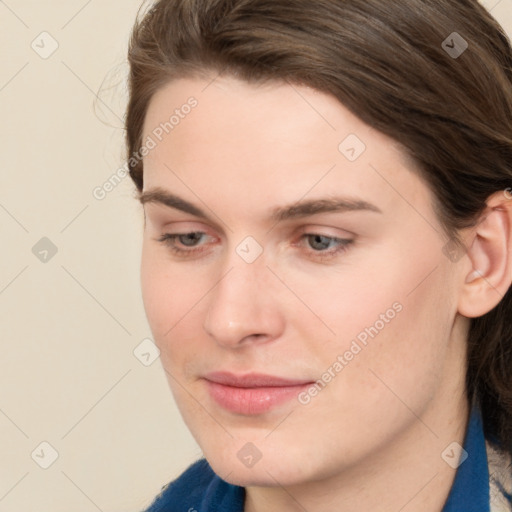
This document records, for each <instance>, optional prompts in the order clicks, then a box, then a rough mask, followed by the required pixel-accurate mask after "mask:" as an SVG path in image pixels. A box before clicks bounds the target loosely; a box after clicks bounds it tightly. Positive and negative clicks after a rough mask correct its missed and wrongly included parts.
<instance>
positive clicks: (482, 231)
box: [458, 189, 512, 318]
mask: <svg viewBox="0 0 512 512" xmlns="http://www.w3.org/2000/svg"><path fill="white" fill-rule="evenodd" d="M466 247H467V256H468V258H463V260H461V263H462V262H463V263H464V272H463V273H462V274H461V281H462V282H461V283H460V285H461V293H460V295H459V304H458V311H459V313H460V314H461V315H463V316H466V317H469V318H476V317H479V316H482V315H485V313H488V312H489V311H491V309H493V308H494V307H495V306H496V305H497V304H498V303H499V302H500V301H501V299H502V298H503V297H504V295H505V293H506V292H507V290H508V289H509V288H510V286H511V284H512V194H511V193H510V190H509V189H507V190H505V191H499V192H496V193H494V194H493V195H492V196H490V197H489V199H488V200H487V201H486V209H485V211H484V212H483V213H482V215H481V216H480V218H479V220H478V223H477V225H476V226H474V227H473V228H471V230H470V235H469V237H468V238H467V239H466Z"/></svg>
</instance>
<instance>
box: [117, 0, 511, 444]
mask: <svg viewBox="0 0 512 512" xmlns="http://www.w3.org/2000/svg"><path fill="white" fill-rule="evenodd" d="M454 32H456V33H457V34H454ZM450 38H451V39H450ZM460 38H463V39H464V40H465V41H466V42H467V43H468V45H469V47H468V49H467V50H466V51H464V52H463V53H462V54H461V55H457V54H453V53H450V51H449V50H450V48H452V49H454V50H456V49H463V47H461V46H460V42H461V41H462V39H460ZM443 42H444V43H443ZM128 57H129V63H130V76H129V93H130V98H129V104H128V110H127V116H126V140H127V151H128V158H130V156H131V155H133V154H134V153H136V152H138V151H139V149H140V147H141V145H142V129H143V123H144V118H145V114H146V111H147V108H148V104H149V101H150V100H151V98H152V96H153V94H154V93H155V92H156V91H157V90H158V89H159V88H161V87H162V86H163V85H164V84H166V83H168V82H169V81H171V80H173V79H176V78H183V77H191V76H215V75H217V74H230V75H233V76H236V77H238V78H240V79H243V80H245V81H247V82H248V83H254V84H257V83H264V82H271V81H278V82H279V81H288V82H290V83H295V84H301V85H308V86H310V87H313V88H315V89H318V90H320V91H322V92H325V93H329V94H332V95H333V96H335V97H336V98H337V99H338V100H339V101H340V102H341V103H342V104H343V105H344V106H345V107H347V108H348V109H350V110H351V111H352V112H353V113H354V114H355V115H356V116H358V117H359V118H360V119H362V120H363V121H364V122H366V123H367V124H368V125H370V126H372V127H374V128H375V129H377V130H379V131H381V132H382V133H384V134H386V135H388V136H390V137H391V138H393V139H395V140H396V141H397V142H398V143H400V144H401V145H402V146H403V148H404V150H405V151H406V154H408V155H409V156H410V157H411V158H412V160H413V161H414V162H415V163H416V166H417V167H418V169H419V171H418V172H419V173H420V175H421V176H422V177H423V179H424V180H425V181H426V182H427V184H428V185H429V187H430V188H431V190H432V191H433V193H434V196H435V205H434V207H435V209H436V213H437V216H438V218H439V221H440V222H441V225H442V226H443V228H444V230H445V232H446V235H447V239H450V240H452V241H453V243H454V244H459V245H460V239H459V238H458V236H457V231H458V230H459V229H461V228H464V227H468V226H471V225H474V223H475V221H476V220H477V218H478V216H479V215H480V214H481V213H482V211H483V209H484V208H485V206H486V204H485V203H486V200H487V198H488V197H489V196H490V195H491V194H493V193H494V192H496V191H499V190H505V189H507V188H509V187H511V186H512V50H511V47H510V41H509V39H508V38H507V36H506V34H505V32H504V31H503V29H502V28H501V26H500V25H499V24H498V23H497V21H496V20H495V19H494V18H493V17H492V16H491V15H490V14H489V13H488V12H487V11H486V10H485V8H484V7H482V6H481V5H480V4H479V3H478V1H477V0H404V1H400V2H399V1H391V0H390V1H383V0H315V1H311V0H294V1H293V2H290V1H289V0H159V1H156V2H155V3H154V5H152V6H151V8H150V9H148V11H147V12H146V13H145V14H144V16H143V17H142V18H141V19H140V20H138V21H137V23H136V24H135V27H134V29H133V33H132V36H131V40H130V47H129V56H128ZM129 171H130V176H131V178H132V179H133V181H134V183H135V185H136V187H137V189H138V191H141V190H142V188H143V179H144V178H143V163H142V161H141V160H137V159H132V160H130V163H129ZM466 384H467V392H468V396H469V398H470V399H471V400H472V399H473V398H477V399H478V400H479V402H480V404H481V407H482V414H483V419H484V427H485V431H486V436H487V437H488V439H489V440H491V441H494V442H498V443H500V444H501V446H502V448H504V449H506V450H508V451H509V452H511V453H512V289H509V290H508V291H507V293H506V295H505V296H504V297H503V298H502V300H501V302H500V303H499V304H498V305H497V307H495V308H494V309H493V310H492V311H490V312H489V313H487V314H486V315H484V316H482V317H479V318H474V319H472V320H471V326H470V331H469V336H468V361H467V377H466Z"/></svg>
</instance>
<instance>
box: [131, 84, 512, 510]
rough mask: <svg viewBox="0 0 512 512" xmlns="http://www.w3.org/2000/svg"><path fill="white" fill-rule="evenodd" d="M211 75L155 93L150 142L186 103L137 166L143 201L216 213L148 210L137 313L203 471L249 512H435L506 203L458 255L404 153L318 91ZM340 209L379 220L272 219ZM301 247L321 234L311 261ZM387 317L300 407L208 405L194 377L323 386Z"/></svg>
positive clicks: (506, 246) (442, 495)
mask: <svg viewBox="0 0 512 512" xmlns="http://www.w3.org/2000/svg"><path fill="white" fill-rule="evenodd" d="M212 79H213V77H212V78H210V79H208V80H207V79H203V78H188V79H179V80H176V81H174V82H171V83H170V84H168V85H166V86H165V87H163V88H162V89H160V90H159V91H158V92H157V93H156V94H155V96H154V97H153V98H152V101H151V103H150V106H149V109H148V112H147V115H146V118H145V124H144V136H143V139H144V140H145V139H146V137H147V136H149V135H151V134H152V132H153V130H154V128H155V127H157V126H158V125H159V124H160V123H161V122H164V121H166V120H168V119H169V116H170V115H171V114H172V113H173V112H174V111H175V109H176V108H179V107H180V106H181V105H183V104H185V103H187V100H188V98H190V97H191V96H194V97H195V98H196V99H197V101H198V104H197V107H196V108H194V109H193V110H192V111H191V112H190V114H188V115H187V116H185V117H184V118H183V119H180V122H179V124H178V125H177V126H175V127H174V129H173V130H172V131H171V132H170V133H169V134H168V135H167V136H165V137H164V138H163V140H162V141H161V142H159V143H158V144H157V146H156V147H155V148H154V149H152V150H151V152H150V153H149V154H148V155H147V156H146V157H145V158H144V192H148V191H150V190H152V189H154V188H155V187H160V188H161V189H163V190H165V191H167V192H169V193H172V194H174V195H176V196H179V197H180V198H182V199H184V200H186V201H188V202H189V203H192V204H193V205H195V206H196V207H197V208H200V209H201V210H203V211H204V212H205V213H206V215H207V216H208V218H207V219H204V218H200V217H198V216H196V215H194V214H191V213H185V212H183V211H180V210H178V209H175V208H170V207H168V206H165V205H163V204H159V203H156V202H147V203H145V204H144V214H145V227H144V238H143V254H142V267H141V281H142V292H143V299H144V305H145V309H146V313H147V317H148V321H149V323H150V326H151V329H152V332H153V335H154V339H155V342H156V343H157V345H158V347H159V348H160V350H161V362H162V364H163V367H164V369H165V371H166V375H167V377H168V381H169V385H170V388H171V390H172V392H173V395H174V397H175V400H176V402H177V404H178V407H179V409H180V412H181V414H182V416H183V419H184V421H185V423H186V425H187V426H188V428H189V429H190V431H191V433H192V435H193V436H194V438H195V439H196V441H197V442H198V444H199V445H200V447H201V449H202V450H203V453H204V455H205V457H206V458H207V460H208V461H209V463H210V465H211V466H212V468H213V470H214V471H215V472H216V473H217V474H218V475H219V476H220V477H222V478H224V479H225V480H226V481H228V482H230V483H232V484H236V485H241V486H244V487H245V488H246V501H245V511H246V512H264V511H265V512H266V511H270V510H280V511H283V512H288V511H290V512H291V511H302V510H307V511H308V512H327V511H333V510H336V511H341V512H346V511H355V510H358V511H359V510H372V511H374V512H389V511H390V510H396V511H398V510H402V511H405V512H407V511H415V512H423V511H425V512H427V511H428V512H440V511H441V510H442V507H443V504H444V502H445V500H446V498H447V496H448V494H449V491H450V488H451V486H452V483H453V479H454V476H455V470H454V469H453V468H452V467H450V466H449V465H448V464H447V463H446V462H445V461H444V460H443V458H442V457H441V454H442V452H443V450H445V448H446V447H447V446H448V445H449V444H450V443H452V442H454V441H455V442H458V443H459V444H461V445H462V444H463V441H464V435H465V429H466V425H467V421H468V414H469V404H468V400H467V396H466V393H465V387H464V376H465V357H466V349H465V346H466V345H465V342H466V336H467V329H468V327H469V318H471V317H476V316H481V315H483V314H485V313H486V312H487V311H489V310H490V309H492V308H493V307H494V306H495V305H496V304H497V303H498V302H499V300H500V299H501V297H502V295H503V294H504V293H505V291H506V290H507V289H508V287H509V286H510V284H511V280H512V272H511V257H510V254H511V244H510V240H511V231H512V214H511V203H512V201H510V194H508V195H507V194H505V193H503V192H498V193H496V194H494V195H493V196H492V197H491V198H489V201H488V203H487V209H486V211H485V212H484V215H483V216H482V220H481V222H480V223H478V225H477V226H475V227H473V228H468V229H467V230H465V231H464V232H463V236H464V240H465V241H466V244H467V247H468V252H467V253H466V254H465V255H464V256H463V257H462V258H460V259H458V260H457V261H451V260H450V259H449V258H448V257H447V256H446V255H445V253H444V252H443V247H444V246H445V244H446V243H447V241H448V240H447V238H446V235H445V234H444V232H443V230H442V228H441V225H440V223H439V221H438V219H437V217H436V215H435V213H434V210H433V207H432V193H431V191H430V190H429V188H428V187H427V186H426V184H425V183H424V182H423V181H422V180H421V179H420V178H419V177H418V175H417V174H416V173H415V172H413V169H412V167H413V163H412V162H411V161H410V160H409V159H407V158H406V157H405V155H404V153H403V151H402V150H401V148H400V147H399V146H398V145H397V144H396V143H394V142H393V141H392V140H390V139H389V138H387V137H385V136H384V135H383V134H381V133H379V132H377V131H375V130H373V129H372V128H370V127H369V126H367V125H366V124H364V123H363V122H362V121H361V120H360V119H359V118H357V117H355V116H354V115H353V114H351V113H350V112H349V111H348V110H347V109H346V108H345V107H344V106H343V105H341V104H340V103H339V102H338V101H337V100H336V99H335V98H333V97H331V96H329V95H326V94H323V93H320V92H318V91H315V90H313V89H310V88H307V87H304V86H298V85H294V86H293V87H292V86H291V85H290V84H278V83H273V84H267V85H265V86H258V87H256V86H254V85H249V84H247V83H245V82H242V81H239V80H236V79H234V78H231V77H218V78H217V79H216V80H214V81H213V82H211V81H212ZM208 84H210V85H209V86H208V87H206V86H207V85H208ZM349 134H355V135H356V136H357V137H358V138H359V139H360V140H361V141H363V142H364V144H365V145H366V150H365V151H364V152H363V153H362V154H361V155H360V156H359V157H358V158H357V159H356V160H355V161H350V160H349V159H347V158H346V157H345V156H344V154H343V153H342V151H340V149H339V145H340V143H341V142H342V141H343V140H344V139H345V138H346V137H347V136H348V135H349ZM333 197H344V198H350V199H352V200H354V199H355V200H360V201H366V202H367V203H370V204H371V205H373V206H375V207H377V208H378V209H379V210H380V212H377V211H371V210H360V211H338V212H327V213H318V214H311V215H307V216H305V217H300V218H291V219H287V220H282V221H280V222H278V223H277V224H276V222H275V221H272V220H270V219H269V217H270V214H271V212H272V211H273V209H275V208H277V207H284V206H288V205H290V204H294V203H296V202H298V201H305V200H312V199H326V198H327V199H329V198H333ZM411 205H414V208H413V207H412V206H411ZM196 232H200V233H203V235H198V238H197V239H195V240H192V242H191V240H190V238H187V237H186V236H184V237H182V238H178V239H175V240H174V242H173V243H174V246H176V247H179V248H181V249H182V250H189V251H190V250H195V251H198V252H195V253H188V254H185V255H176V254H175V253H173V252H172V251H171V246H170V245H166V244H165V243H163V242H159V241H157V239H158V238H159V237H161V236H162V235H163V234H165V233H172V234H182V235H186V234H187V233H196ZM305 234H316V235H320V236H321V237H328V238H321V239H320V242H321V244H320V247H319V245H318V238H316V239H315V237H307V236H304V235H305ZM249 236H250V237H253V238H254V239H255V240H256V241H257V242H258V244H259V245H260V246H261V248H262V249H263V252H262V254H261V255H260V256H259V257H258V258H257V259H256V260H255V261H254V262H252V263H247V262H246V261H245V260H244V259H243V258H242V257H241V256H240V254H239V253H237V251H236V249H237V246H239V244H240V243H241V242H242V241H243V240H244V239H246V237H249ZM329 237H330V238H329ZM337 239H343V240H352V243H349V244H348V245H346V246H343V244H342V243H341V242H336V240H337ZM315 241H316V243H315ZM186 244H188V245H186ZM322 244H323V245H322ZM325 246H326V247H325ZM340 247H342V249H341V250H340V251H339V252H338V253H337V254H334V253H333V251H334V250H335V249H336V248H340ZM329 252H330V253H331V254H332V255H331V256H325V254H329ZM322 254H323V255H324V257H323V258H322ZM475 270H479V271H480V272H481V274H474V271H475ZM395 303H399V304H400V305H401V306H402V309H401V311H400V312H399V313H397V314H396V315H395V316H394V318H393V319H392V320H390V321H389V322H388V323H386V324H385V327H384V328H382V329H381V330H380V331H379V333H378V335H377V336H375V337H374V338H373V339H371V338H370V339H369V340H368V343H367V346H365V347H364V348H363V349H362V350H361V351H360V352H359V353H358V354H357V355H355V356H354V357H353V359H352V360H350V361H349V362H348V364H347V365H346V366H345V367H344V368H343V370H342V371H340V372H339V373H337V374H335V375H336V376H335V377H334V378H332V379H331V381H330V382H329V383H328V384H327V385H326V386H325V388H324V389H323V390H322V391H321V392H319V393H318V394H317V396H314V397H313V398H312V399H311V401H310V402H309V403H308V404H307V405H302V404H301V403H299V402H298V401H297V400H291V401H289V402H286V403H284V404H282V405H279V406H278V407H275V408H274V409H271V410H270V411H268V412H266V413H263V414H261V415H256V416H244V415H240V414H235V413H232V412H230V411H228V410H225V409H223V408H222V407H220V406H219V405H218V404H217V403H216V402H214V401H213V400H212V399H211V398H210V396H209V395H208V393H207V388H206V384H205V381H204V379H203V378H202V377H203V376H204V374H205V373H207V372H210V371H216V370H228V371H231V372H233V373H237V374H245V373H249V372H259V373H266V374H272V375H276V376H281V377H287V378H307V379H310V380H312V381H315V380H317V379H321V378H322V375H323V374H324V373H325V372H326V371H327V369H328V368H330V367H331V368H332V365H333V363H334V362H335V361H336V360H337V356H338V355H340V354H341V355H343V354H344V353H345V352H346V351H347V350H349V349H350V344H351V342H352V340H354V339H355V338H356V336H357V335H358V334H359V333H361V332H362V331H363V330H364V329H365V328H367V327H370V326H372V325H374V324H375V322H376V321H377V320H378V319H379V318H381V317H380V315H381V314H383V313H385V312H386V311H387V310H388V309H389V308H392V305H393V304H395ZM332 373H333V372H332V370H331V375H332ZM248 442H252V443H253V444H254V445H255V446H256V447H257V449H258V450H259V452H260V453H261V456H262V457H261V459H260V460H259V462H258V463H256V464H255V465H254V466H252V467H247V466H245V465H244V464H242V463H241V461H240V459H239V458H238V457H237V452H238V451H239V450H240V449H241V448H242V447H243V446H244V445H246V443H248Z"/></svg>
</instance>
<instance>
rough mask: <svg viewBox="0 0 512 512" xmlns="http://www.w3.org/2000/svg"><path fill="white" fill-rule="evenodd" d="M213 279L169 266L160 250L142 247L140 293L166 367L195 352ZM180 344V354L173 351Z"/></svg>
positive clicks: (200, 273) (175, 265)
mask: <svg viewBox="0 0 512 512" xmlns="http://www.w3.org/2000/svg"><path fill="white" fill-rule="evenodd" d="M210 281H211V277H210V276H209V275H206V274H205V273H202V272H201V271H200V270H197V269H196V270H194V271H193V272H191V271H190V270H186V269H185V268H184V266H182V265H180V264H176V263H175V262H174V263H173V262H170V261H169V260H168V259H167V258H166V257H165V255H162V254H161V252H160V251H159V250H158V249H156V250H155V249H153V248H148V247H147V246H144V247H143V251H142V260H141V291H142V299H143V303H144V309H145V312H146V317H147V320H148V323H149V325H150V328H151V331H152V333H153V338H154V340H155V342H156V344H157V346H158V348H159V349H160V351H161V356H162V359H163V361H164V363H167V362H168V361H169V362H170V355H171V354H172V356H173V359H176V357H177V356H178V358H179V356H180V354H181V353H182V352H183V347H187V351H188V350H189V349H190V350H195V349H196V347H194V343H198V339H199V338H198V336H197V334H198V330H199V328H200V327H201V326H202V320H201V319H200V318H199V316H200V314H201V306H202V304H203V303H202V302H201V301H202V299H204V298H205V296H206V294H207V293H208V290H209V289H210V288H211V285H210V284H209V283H210ZM177 344H179V350H174V349H173V347H174V348H176V345H177Z"/></svg>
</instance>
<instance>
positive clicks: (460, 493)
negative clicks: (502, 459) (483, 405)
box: [442, 405, 490, 512]
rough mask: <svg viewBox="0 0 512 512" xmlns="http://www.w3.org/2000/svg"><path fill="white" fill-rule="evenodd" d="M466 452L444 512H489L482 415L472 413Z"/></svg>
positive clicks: (487, 473) (477, 408) (473, 410)
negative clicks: (466, 455) (465, 457)
mask: <svg viewBox="0 0 512 512" xmlns="http://www.w3.org/2000/svg"><path fill="white" fill-rule="evenodd" d="M464 450H466V452H467V454H468V458H467V459H466V460H465V461H464V462H463V463H462V464H461V465H460V466H459V468H458V469H457V474H456V475H455V481H454V482H453V486H452V489H451V491H450V495H449V496H448V499H447V500H446V503H445V506H444V508H443V511H442V512H461V511H464V512H490V505H489V502H490V494H489V467H488V462H487V451H486V445H485V437H484V429H483V423H482V413H481V411H480V407H478V406H477V405H474V406H473V408H472V410H471V416H470V419H469V424H468V428H467V431H466V438H465V440H464Z"/></svg>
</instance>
